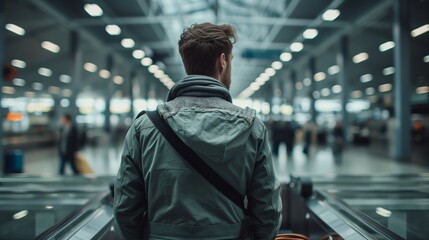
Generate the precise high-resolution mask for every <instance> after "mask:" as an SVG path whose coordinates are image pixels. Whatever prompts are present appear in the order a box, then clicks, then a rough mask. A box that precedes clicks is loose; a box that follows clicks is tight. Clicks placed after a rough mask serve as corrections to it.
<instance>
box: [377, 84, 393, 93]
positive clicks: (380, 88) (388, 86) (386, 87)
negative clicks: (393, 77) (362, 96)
mask: <svg viewBox="0 0 429 240" xmlns="http://www.w3.org/2000/svg"><path fill="white" fill-rule="evenodd" d="M390 90H392V84H390V83H386V84H382V85H380V86H378V91H380V92H388V91H390Z"/></svg>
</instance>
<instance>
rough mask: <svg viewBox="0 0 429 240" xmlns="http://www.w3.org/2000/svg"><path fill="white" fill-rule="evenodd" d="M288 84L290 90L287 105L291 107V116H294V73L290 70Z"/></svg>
mask: <svg viewBox="0 0 429 240" xmlns="http://www.w3.org/2000/svg"><path fill="white" fill-rule="evenodd" d="M290 83H291V88H290V99H289V101H288V102H289V104H290V105H291V107H292V109H293V112H292V115H295V96H296V86H295V85H296V71H295V70H293V69H292V70H291V71H290Z"/></svg>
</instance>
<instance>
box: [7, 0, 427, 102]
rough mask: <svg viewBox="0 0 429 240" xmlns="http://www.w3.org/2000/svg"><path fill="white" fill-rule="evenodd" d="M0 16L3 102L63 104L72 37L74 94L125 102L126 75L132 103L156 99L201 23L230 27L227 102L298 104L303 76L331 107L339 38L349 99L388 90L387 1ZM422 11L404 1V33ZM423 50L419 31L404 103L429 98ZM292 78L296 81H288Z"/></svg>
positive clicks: (219, 1) (252, 2)
mask: <svg viewBox="0 0 429 240" xmlns="http://www.w3.org/2000/svg"><path fill="white" fill-rule="evenodd" d="M92 3H96V4H98V5H96V6H98V8H97V7H95V8H94V5H91V4H92ZM4 9H5V11H4V15H5V24H9V25H6V28H7V29H8V30H10V29H13V27H12V28H8V26H9V27H10V26H12V25H15V26H18V27H19V28H21V29H23V30H24V32H25V33H22V34H19V33H18V34H17V33H16V32H14V31H11V30H10V31H5V40H4V42H5V57H4V59H5V63H10V64H12V65H13V67H14V68H15V69H16V70H17V75H16V78H17V79H18V80H16V79H14V80H11V81H10V82H6V83H5V86H6V87H9V88H6V89H5V88H3V92H4V93H5V94H4V97H5V98H14V97H22V96H31V97H34V96H36V97H37V96H48V95H49V96H51V97H53V98H56V97H57V96H59V97H63V96H65V97H67V96H70V95H72V92H73V91H77V90H76V87H75V86H74V85H73V81H74V79H73V76H74V75H75V72H76V70H75V68H74V65H75V61H74V55H73V54H74V53H73V51H72V49H73V48H72V47H71V46H72V41H71V39H72V35H73V33H72V32H76V33H77V34H78V36H79V39H80V40H81V41H80V42H79V43H80V47H81V49H82V52H83V60H82V63H81V65H82V66H80V67H81V69H80V70H81V71H82V79H81V84H80V85H81V86H80V87H79V88H80V89H79V94H82V95H83V96H99V97H104V96H106V94H112V95H114V96H117V97H127V96H129V87H128V84H129V80H130V78H131V77H132V76H134V79H135V81H136V84H138V85H139V87H138V88H139V89H140V90H141V91H140V93H139V94H140V96H135V97H137V98H138V97H144V98H147V97H148V96H151V94H152V96H153V95H155V97H156V98H158V99H164V96H165V94H166V92H167V91H168V88H167V87H171V85H172V84H173V82H177V81H178V80H180V79H181V78H182V77H183V76H184V75H185V72H184V69H183V66H182V63H181V59H180V55H179V54H178V49H177V42H178V38H179V36H180V34H181V32H182V31H183V29H184V27H186V26H189V25H191V24H193V23H201V22H206V21H209V22H214V23H230V24H232V25H234V26H235V27H236V29H237V32H238V42H237V43H236V44H235V46H234V50H233V51H234V52H233V54H234V61H233V67H232V79H233V84H232V86H231V93H232V95H233V97H234V98H238V97H241V98H246V97H251V98H261V99H267V98H270V97H272V96H277V97H280V98H284V99H288V98H290V97H291V94H292V91H291V88H293V87H295V89H296V90H297V91H296V96H297V97H306V96H308V93H309V92H310V86H309V78H311V77H313V78H314V80H315V81H314V84H315V92H313V96H315V97H316V98H320V99H324V98H325V99H339V96H340V94H341V88H340V87H338V86H337V85H338V84H340V80H339V79H338V71H339V70H340V69H338V67H335V66H336V64H337V60H336V59H337V55H338V52H339V45H340V44H339V43H340V40H341V38H342V37H343V36H347V37H348V40H349V44H348V45H349V46H348V50H349V55H350V59H347V61H350V72H349V78H350V80H349V81H350V92H351V97H352V98H367V97H369V96H372V95H378V96H381V97H382V96H383V95H385V94H390V93H391V92H392V90H391V89H392V86H391V85H390V88H389V85H388V84H392V83H393V76H394V72H395V69H394V68H393V64H394V63H393V51H394V43H393V42H392V41H393V30H392V29H393V28H392V25H393V1H392V0H361V1H353V0H318V1H313V0H267V1H259V0H241V1H227V0H205V1H203V0H201V1H196V0H159V1H154V0H126V1H116V0H99V1H83V0H76V1H68V0H14V1H4ZM330 9H331V10H332V9H335V11H331V12H329V11H328V10H330ZM428 12H429V1H427V0H412V1H410V25H411V26H410V29H411V30H414V29H418V28H419V27H423V31H424V29H427V28H429V25H428V22H429V15H428V14H427V13H428ZM91 15H93V16H91ZM10 24H12V25H10ZM15 31H16V30H15ZM18 32H19V31H18ZM428 42H429V34H428V33H422V34H420V35H417V36H414V37H412V39H411V53H410V54H411V79H409V81H410V82H411V89H412V91H413V94H414V95H415V94H416V91H417V89H418V88H419V87H423V88H420V90H422V92H423V93H424V92H425V89H426V92H427V91H429V87H426V86H428V85H429V67H428V62H429V46H428ZM52 43H53V45H52ZM383 44H384V45H383ZM365 53H366V54H365ZM359 54H361V55H359ZM143 55H144V57H143ZM108 56H111V60H108V58H109V57H108ZM365 56H367V59H366V60H365ZM354 57H355V58H354ZM362 57H363V59H364V60H362V59H361V60H359V58H362ZM311 58H313V59H314V62H315V66H314V72H313V73H312V72H311V71H310V70H309V62H310V59H311ZM109 61H111V62H112V64H111V66H112V68H111V69H109V68H110V67H109ZM151 61H152V63H150V62H151ZM151 65H152V66H153V67H152V68H151V67H150V66H151ZM155 65H156V67H155ZM268 68H273V69H274V72H273V71H272V70H273V69H271V70H267V69H268ZM103 70H109V71H103ZM159 70H162V72H158V74H155V73H157V71H159ZM293 71H294V72H295V73H296V83H292V82H291V72H293ZM264 72H265V73H266V74H262V73H264ZM261 74H262V75H261ZM313 74H314V75H313ZM155 75H157V76H155ZM312 75H313V76H312ZM111 82H115V83H116V84H112V83H111ZM252 83H253V84H252ZM109 84H111V86H109ZM386 84H387V85H386ZM380 86H385V89H387V90H385V89H381V88H382V87H380ZM425 87H426V88H425ZM112 89H113V90H112ZM275 89H279V90H280V91H279V90H275ZM389 89H390V90H389ZM150 92H152V93H150ZM426 94H427V93H426Z"/></svg>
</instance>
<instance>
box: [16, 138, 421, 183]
mask: <svg viewBox="0 0 429 240" xmlns="http://www.w3.org/2000/svg"><path fill="white" fill-rule="evenodd" d="M121 148H122V147H121V144H116V143H112V142H110V141H109V140H108V138H107V137H105V138H101V140H100V141H99V142H98V144H97V145H96V146H87V147H85V148H84V149H83V150H82V151H81V154H82V155H83V156H84V157H85V158H86V159H87V161H88V163H89V165H90V166H91V168H92V170H93V172H94V174H96V175H116V173H117V170H118V167H119V163H120V155H121ZM388 149H389V147H388V143H383V142H381V143H372V144H371V145H370V146H354V145H352V144H351V145H349V146H348V147H347V148H345V149H344V151H343V154H342V156H341V157H339V158H335V157H334V155H333V154H332V150H331V148H330V147H329V146H312V147H311V149H310V153H309V155H308V156H307V155H304V154H303V153H302V145H300V144H298V145H296V146H295V147H294V150H293V154H292V156H290V157H288V156H287V155H286V146H285V145H283V144H281V145H280V148H279V154H278V157H276V158H275V159H274V164H275V171H276V174H277V176H278V177H279V179H280V180H282V181H285V179H287V176H288V175H289V174H294V175H306V176H312V175H313V176H314V175H318V176H320V175H366V176H368V175H378V176H380V175H392V174H394V175H397V174H413V173H423V172H429V167H428V163H427V162H428V161H429V160H426V158H425V156H428V153H427V151H428V150H427V149H428V148H424V147H420V148H418V149H417V150H415V151H413V156H412V158H411V159H410V160H408V161H398V160H395V159H393V158H391V157H389V150H388ZM24 154H25V167H24V169H25V173H26V174H29V175H56V174H58V167H59V160H58V155H57V150H56V148H54V147H49V148H40V149H30V150H24ZM66 174H71V169H70V166H67V167H66Z"/></svg>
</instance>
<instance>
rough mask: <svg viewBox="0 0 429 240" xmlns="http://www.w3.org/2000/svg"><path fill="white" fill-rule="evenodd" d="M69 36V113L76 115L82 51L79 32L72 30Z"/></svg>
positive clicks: (77, 111) (80, 82) (77, 113)
mask: <svg viewBox="0 0 429 240" xmlns="http://www.w3.org/2000/svg"><path fill="white" fill-rule="evenodd" d="M70 37H71V39H70V43H71V47H70V50H71V55H72V58H73V62H74V66H73V67H74V68H73V77H72V95H71V96H70V114H71V115H72V116H73V117H77V115H79V108H78V106H77V104H76V101H77V95H78V94H79V92H80V87H81V84H82V67H83V51H82V44H81V40H80V37H79V34H78V33H77V32H76V31H72V32H71V36H70Z"/></svg>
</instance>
